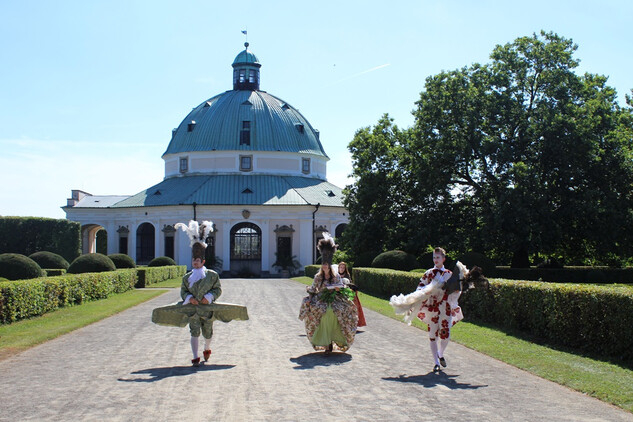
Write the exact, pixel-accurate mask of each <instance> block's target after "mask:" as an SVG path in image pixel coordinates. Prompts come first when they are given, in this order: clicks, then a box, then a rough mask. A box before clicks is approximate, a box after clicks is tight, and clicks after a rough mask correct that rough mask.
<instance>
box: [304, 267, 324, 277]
mask: <svg viewBox="0 0 633 422" xmlns="http://www.w3.org/2000/svg"><path fill="white" fill-rule="evenodd" d="M320 268H321V266H320V265H306V267H305V275H306V277H310V278H314V276H315V275H317V273H318V272H319V269H320Z"/></svg>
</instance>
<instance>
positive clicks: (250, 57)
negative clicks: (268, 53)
mask: <svg viewBox="0 0 633 422" xmlns="http://www.w3.org/2000/svg"><path fill="white" fill-rule="evenodd" d="M244 47H246V49H245V50H244V51H242V52H241V53H240V54H238V55H237V56H235V60H233V67H235V65H238V64H244V63H253V64H259V60H258V59H257V56H256V55H255V54H253V53H252V52H250V51H248V43H244Z"/></svg>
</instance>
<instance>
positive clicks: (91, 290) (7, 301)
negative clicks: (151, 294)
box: [0, 270, 137, 323]
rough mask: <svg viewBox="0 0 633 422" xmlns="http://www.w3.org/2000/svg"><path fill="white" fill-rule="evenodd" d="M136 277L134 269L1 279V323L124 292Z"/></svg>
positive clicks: (130, 287)
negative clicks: (14, 279)
mask: <svg viewBox="0 0 633 422" xmlns="http://www.w3.org/2000/svg"><path fill="white" fill-rule="evenodd" d="M136 277H137V275H136V270H118V271H110V272H102V273H85V274H66V275H62V276H57V277H41V278H36V279H32V280H17V281H8V282H7V281H4V282H0V323H11V322H15V321H19V320H21V319H25V318H30V317H34V316H38V315H43V314H45V313H47V312H50V311H53V310H55V309H58V308H62V307H64V306H69V305H73V304H80V303H83V302H86V301H90V300H97V299H104V298H106V297H108V296H109V295H111V294H113V293H122V292H125V291H127V290H130V289H132V288H133V286H134V284H135V282H136Z"/></svg>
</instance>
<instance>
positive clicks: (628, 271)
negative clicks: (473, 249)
mask: <svg viewBox="0 0 633 422" xmlns="http://www.w3.org/2000/svg"><path fill="white" fill-rule="evenodd" d="M484 275H486V276H487V277H496V278H503V279H506V280H534V281H548V282H551V283H594V284H612V283H623V284H633V268H612V267H564V268H510V267H496V269H495V270H494V272H493V273H490V274H488V273H486V272H485V271H484Z"/></svg>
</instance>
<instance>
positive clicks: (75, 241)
mask: <svg viewBox="0 0 633 422" xmlns="http://www.w3.org/2000/svg"><path fill="white" fill-rule="evenodd" d="M16 234H19V236H17V235H16ZM43 250H47V251H51V252H54V253H56V254H59V255H61V256H63V257H64V258H65V259H66V260H67V261H69V262H70V261H72V260H73V259H75V258H77V257H78V256H79V255H80V254H81V224H79V223H78V222H76V221H68V220H65V219H54V218H41V217H0V253H5V252H11V253H20V254H22V255H27V256H28V255H30V254H32V253H35V252H37V251H43Z"/></svg>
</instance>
